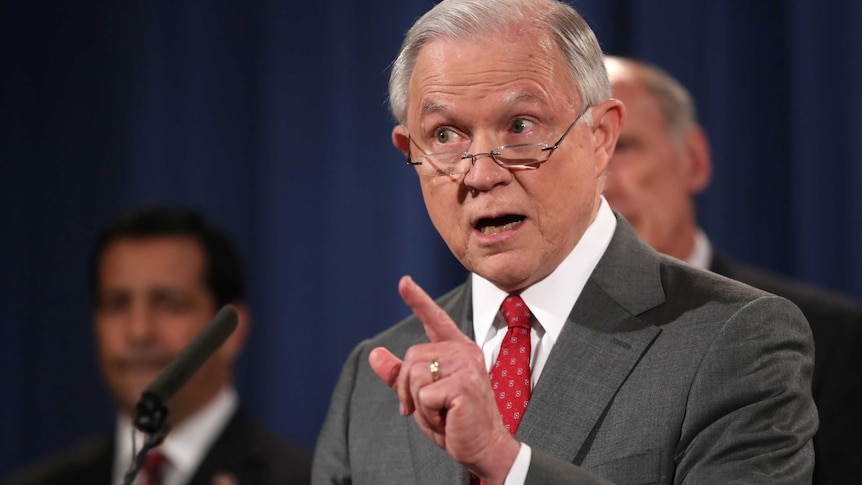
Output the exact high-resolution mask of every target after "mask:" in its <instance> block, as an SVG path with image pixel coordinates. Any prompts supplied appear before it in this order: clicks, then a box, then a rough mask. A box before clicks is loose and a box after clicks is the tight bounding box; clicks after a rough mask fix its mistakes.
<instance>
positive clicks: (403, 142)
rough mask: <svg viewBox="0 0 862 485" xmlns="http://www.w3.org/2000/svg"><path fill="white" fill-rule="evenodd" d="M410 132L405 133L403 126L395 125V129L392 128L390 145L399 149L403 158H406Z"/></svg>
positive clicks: (405, 128) (405, 129)
mask: <svg viewBox="0 0 862 485" xmlns="http://www.w3.org/2000/svg"><path fill="white" fill-rule="evenodd" d="M409 137H410V132H409V131H407V127H406V126H404V125H395V128H392V144H393V145H395V148H397V149H399V150H400V151H401V153H403V154H404V156H405V157H406V156H407V149H408V148H410V147H409V145H410V138H409Z"/></svg>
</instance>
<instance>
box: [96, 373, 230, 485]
mask: <svg viewBox="0 0 862 485" xmlns="http://www.w3.org/2000/svg"><path fill="white" fill-rule="evenodd" d="M237 406H238V398H237V393H236V390H234V389H233V388H232V387H227V388H224V389H222V390H221V391H220V392H219V393H218V394H217V395H216V397H215V399H213V400H212V401H210V402H209V403H208V404H207V405H206V406H204V407H203V409H201V410H200V411H198V412H197V413H195V414H193V415H192V416H190V417H189V418H188V419H186V420H185V421H183V422H182V423H181V424H180V425H179V426H177V427H176V428H175V429H171V430H170V432H169V433H168V435H167V436H166V437H165V440H164V442H162V444H161V445H160V446H159V447H158V448H156V449H158V450H160V451H161V452H162V454H163V455H164V456H165V458H166V462H165V471H164V475H163V480H162V483H163V484H164V485H183V484H185V483H188V482H189V481H190V480H191V479H192V476H194V474H195V471H197V469H198V466H200V464H201V462H202V461H203V458H204V455H206V453H207V451H209V449H210V447H211V446H212V444H213V443H214V442H215V440H216V438H217V437H218V435H219V434H221V432H222V430H224V428H225V426H227V423H228V421H230V418H231V417H232V416H233V414H234V412H236V409H237ZM133 429H134V428H133V427H132V420H131V418H130V417H129V416H127V415H125V414H121V415H120V416H119V417H118V418H117V430H116V436H115V440H114V470H113V479H112V482H111V483H112V484H113V485H121V484H122V483H123V478H124V476H125V474H126V471H127V470H128V469H129V465H130V464H131V462H132V452H133V451H132V432H133ZM134 432H135V433H136V434H137V436H136V438H135V444H136V446H137V448H136V449H135V450H134V453H135V454H137V452H138V450H139V449H140V447H141V445H142V444H143V442H144V434H143V433H141V432H140V431H137V430H134ZM143 478H144V477H143V475H142V474H138V476H137V478H136V479H135V481H134V482H133V484H135V485H138V484H142V483H143Z"/></svg>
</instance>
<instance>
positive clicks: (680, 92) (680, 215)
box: [605, 56, 862, 484]
mask: <svg viewBox="0 0 862 485" xmlns="http://www.w3.org/2000/svg"><path fill="white" fill-rule="evenodd" d="M605 64H606V67H607V70H608V75H609V77H610V80H611V85H612V87H613V92H614V97H616V98H617V99H619V100H621V101H622V102H623V103H624V104H625V106H626V123H625V125H624V126H623V129H622V132H621V134H620V138H619V141H618V142H617V148H616V152H615V154H614V156H613V157H612V158H611V161H610V164H609V167H608V172H609V175H608V181H607V187H606V189H605V197H607V199H608V202H609V203H610V205H611V207H612V208H613V209H615V210H617V211H619V212H620V213H621V214H622V215H623V216H625V218H626V219H627V220H628V221H629V222H630V223H631V224H632V226H633V227H634V229H635V231H636V232H637V233H638V235H639V236H641V237H642V238H643V239H644V240H645V241H646V242H648V243H649V244H650V245H652V246H653V247H654V248H655V249H657V250H659V251H661V252H663V253H665V254H668V255H671V256H674V257H676V258H678V259H681V260H683V261H688V262H689V263H691V264H693V265H694V266H698V267H701V268H705V269H709V270H711V271H714V272H716V273H718V274H721V275H724V276H727V277H729V278H732V279H735V280H738V281H742V282H744V283H747V284H749V285H751V286H754V287H757V288H760V289H763V290H766V291H768V292H770V293H774V294H776V295H780V296H783V297H785V298H788V299H789V300H791V301H792V302H794V303H796V305H798V306H799V308H800V309H801V310H802V313H804V314H805V316H806V318H807V319H808V322H809V323H810V325H811V330H812V333H813V334H814V343H815V348H816V352H815V361H814V378H813V388H812V391H813V394H814V401H815V403H816V404H817V409H818V412H819V416H820V428H819V430H818V431H817V434H816V435H815V436H814V453H815V463H816V465H815V469H814V482H815V483H817V484H838V483H855V482H856V481H857V479H856V475H857V474H858V472H857V470H856V468H857V464H858V463H860V462H862V380H859V379H853V378H848V377H849V376H853V375H855V374H856V373H857V372H858V370H859V369H862V352H859V348H860V346H862V308H860V307H859V305H858V304H856V303H855V302H853V301H851V300H849V299H847V298H844V297H841V296H838V295H835V294H832V293H828V292H826V291H823V290H819V289H816V288H813V287H811V286H807V285H803V284H801V283H798V282H794V281H792V280H790V279H787V278H785V277H781V276H777V275H775V274H771V273H769V272H766V271H763V270H760V269H755V268H752V267H747V266H745V265H741V264H739V263H737V262H734V261H733V260H732V259H730V258H729V257H727V256H726V255H724V254H722V253H720V252H718V251H715V250H714V249H713V248H712V246H711V244H710V242H709V239H708V238H707V237H706V234H705V233H704V232H703V231H702V230H701V229H700V228H699V227H698V226H697V222H696V218H695V213H694V212H695V211H694V197H695V196H696V195H697V194H698V193H700V192H701V191H702V190H704V189H705V188H706V186H707V185H708V184H709V179H710V172H711V170H710V166H711V162H710V154H709V144H708V141H707V137H706V134H705V133H704V131H703V129H702V128H701V127H700V126H699V125H698V123H697V120H696V114H695V106H694V102H693V101H692V98H691V95H690V94H689V93H688V92H687V90H686V89H685V88H684V87H683V86H682V85H681V84H680V83H679V82H678V81H677V80H675V79H674V78H673V77H671V76H670V75H669V74H668V73H666V72H664V71H663V70H661V69H659V68H657V67H656V66H653V65H650V64H646V63H642V62H638V61H635V60H632V59H625V58H619V57H610V56H609V57H607V58H606V61H605Z"/></svg>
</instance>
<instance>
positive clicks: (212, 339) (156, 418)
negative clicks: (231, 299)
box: [135, 305, 239, 433]
mask: <svg viewBox="0 0 862 485" xmlns="http://www.w3.org/2000/svg"><path fill="white" fill-rule="evenodd" d="M238 322H239V316H238V314H237V311H236V308H235V307H234V306H233V305H225V306H223V307H222V308H221V310H219V311H218V313H216V315H215V317H213V319H212V320H211V321H210V323H208V324H207V326H206V327H204V329H203V330H201V332H200V333H199V334H198V335H197V336H196V337H195V338H194V339H193V340H192V341H191V342H189V344H188V345H186V347H185V348H184V349H183V350H182V351H180V353H179V354H178V355H177V356H176V357H175V358H174V360H172V361H171V362H170V363H169V364H168V366H167V367H165V369H164V370H163V371H162V372H161V374H159V375H158V377H156V379H155V380H154V381H153V382H152V383H151V384H150V385H149V386H147V388H146V389H144V392H143V393H141V400H140V401H138V404H137V405H136V406H135V409H136V411H137V416H136V417H135V427H136V428H138V429H139V430H141V431H144V432H146V433H155V432H156V431H158V430H161V429H162V427H163V426H164V425H165V424H166V423H165V418H166V417H167V414H168V410H167V407H165V403H166V402H167V401H168V399H170V398H171V397H172V396H173V395H174V393H176V392H177V391H178V390H179V388H180V387H182V386H183V384H185V383H186V381H187V380H189V377H191V376H192V374H194V373H195V372H197V370H198V368H199V367H200V366H201V365H203V363H204V362H206V360H207V359H209V358H210V356H212V354H214V353H215V351H216V350H218V348H219V347H221V345H222V344H223V343H224V341H225V340H227V338H228V337H229V336H230V334H231V333H233V331H234V329H236V326H237V323H238Z"/></svg>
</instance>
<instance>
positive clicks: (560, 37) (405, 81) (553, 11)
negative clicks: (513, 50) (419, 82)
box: [389, 0, 611, 124]
mask: <svg viewBox="0 0 862 485" xmlns="http://www.w3.org/2000/svg"><path fill="white" fill-rule="evenodd" d="M518 23H526V24H528V25H532V26H536V27H538V28H540V29H542V30H544V31H546V32H548V33H549V34H550V36H551V38H552V39H553V40H554V41H555V42H556V44H557V46H558V47H559V49H560V51H561V52H562V54H563V56H564V57H565V58H566V61H567V63H568V66H569V69H570V70H571V75H572V78H573V80H574V82H575V84H576V85H577V86H578V89H579V90H580V95H581V99H582V100H583V103H584V105H596V104H598V103H601V102H602V101H604V100H606V99H608V98H609V97H610V96H611V87H610V83H609V82H608V75H607V71H606V70H605V65H604V62H603V56H602V50H601V48H600V47H599V42H598V40H596V36H595V34H593V31H592V29H590V27H589V25H587V22H586V21H585V20H584V19H583V17H581V15H580V14H579V13H578V12H577V11H576V10H575V9H574V8H572V7H571V6H569V5H567V4H565V3H563V2H561V1H559V0H443V1H442V2H440V3H438V4H437V5H435V6H434V8H432V9H431V10H429V11H428V12H426V13H425V15H423V16H422V17H421V18H419V20H417V21H416V23H415V24H413V27H411V28H410V30H409V31H408V32H407V35H406V37H405V38H404V42H403V43H402V44H401V51H400V52H399V53H398V57H397V58H396V59H395V61H394V62H393V63H392V72H391V74H390V76H389V107H390V109H391V110H392V114H393V115H394V116H395V119H396V120H397V121H398V122H399V123H401V124H405V123H406V120H407V93H408V89H409V85H410V76H411V75H412V74H413V69H414V67H415V66H416V58H417V57H418V55H419V51H420V50H421V49H422V47H423V46H424V45H425V44H427V43H428V42H430V41H432V40H434V39H453V40H465V41H469V40H471V39H475V38H477V37H479V36H483V37H484V36H491V35H493V34H499V33H502V32H503V31H505V30H506V28H508V27H510V26H512V25H514V24H518Z"/></svg>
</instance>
